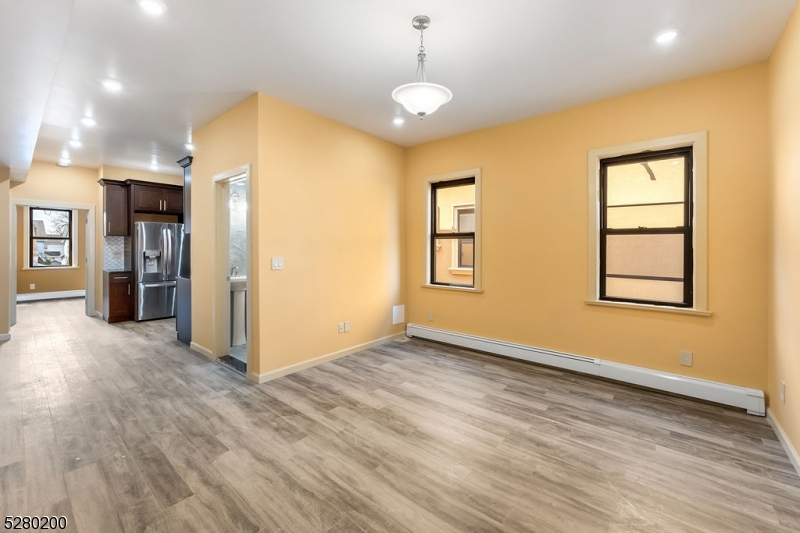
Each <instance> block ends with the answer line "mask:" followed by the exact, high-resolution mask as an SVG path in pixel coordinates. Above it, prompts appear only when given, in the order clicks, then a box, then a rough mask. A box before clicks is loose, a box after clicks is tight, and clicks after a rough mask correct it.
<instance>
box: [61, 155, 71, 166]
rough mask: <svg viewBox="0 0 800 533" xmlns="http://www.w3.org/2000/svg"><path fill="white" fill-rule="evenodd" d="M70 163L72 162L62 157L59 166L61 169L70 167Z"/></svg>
mask: <svg viewBox="0 0 800 533" xmlns="http://www.w3.org/2000/svg"><path fill="white" fill-rule="evenodd" d="M70 163H72V161H70V160H69V159H68V158H66V157H62V158H61V159H59V160H58V166H60V167H68V166H69V164H70Z"/></svg>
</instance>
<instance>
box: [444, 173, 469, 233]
mask: <svg viewBox="0 0 800 533" xmlns="http://www.w3.org/2000/svg"><path fill="white" fill-rule="evenodd" d="M459 210H463V211H464V215H465V217H464V219H463V223H464V224H469V223H470V222H469V217H468V216H466V215H468V211H470V210H471V211H472V229H463V230H461V231H465V232H466V231H469V232H472V231H475V184H474V183H471V184H468V185H459V186H457V187H442V188H437V189H436V231H437V232H438V233H453V232H456V231H458V224H459V216H458V215H459V213H458V211H459Z"/></svg>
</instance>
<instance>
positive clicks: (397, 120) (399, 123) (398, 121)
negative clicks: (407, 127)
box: [392, 117, 405, 126]
mask: <svg viewBox="0 0 800 533" xmlns="http://www.w3.org/2000/svg"><path fill="white" fill-rule="evenodd" d="M392 122H394V125H395V126H402V125H403V124H404V123H405V119H404V118H403V117H394V120H393V121H392Z"/></svg>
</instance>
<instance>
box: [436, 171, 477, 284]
mask: <svg viewBox="0 0 800 533" xmlns="http://www.w3.org/2000/svg"><path fill="white" fill-rule="evenodd" d="M431 206H432V209H431V216H432V220H431V252H430V255H431V264H430V279H431V283H432V284H435V285H450V286H456V287H474V285H475V273H474V266H475V178H465V179H458V180H451V181H441V182H438V183H433V184H431Z"/></svg>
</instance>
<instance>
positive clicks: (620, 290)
mask: <svg viewBox="0 0 800 533" xmlns="http://www.w3.org/2000/svg"><path fill="white" fill-rule="evenodd" d="M606 296H609V297H611V298H625V299H629V300H650V301H654V302H670V303H683V282H679V281H654V280H649V279H626V278H608V277H607V278H606Z"/></svg>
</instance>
